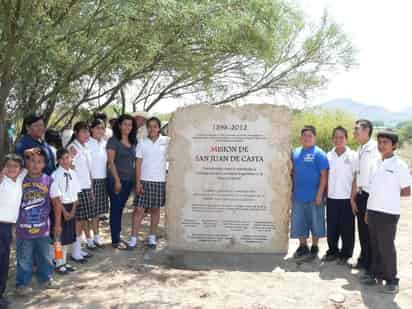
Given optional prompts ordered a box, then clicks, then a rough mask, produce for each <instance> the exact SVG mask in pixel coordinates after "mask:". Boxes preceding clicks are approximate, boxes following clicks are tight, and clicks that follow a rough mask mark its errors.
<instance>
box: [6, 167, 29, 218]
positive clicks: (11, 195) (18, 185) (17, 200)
mask: <svg viewBox="0 0 412 309" xmlns="http://www.w3.org/2000/svg"><path fill="white" fill-rule="evenodd" d="M26 175H27V171H26V170H23V171H22V172H21V173H20V175H19V176H18V177H17V179H16V181H14V180H12V179H11V178H9V177H7V176H4V177H3V181H2V182H1V183H0V201H1V202H0V222H4V223H16V221H17V218H18V217H19V210H20V204H21V199H22V195H23V187H22V186H23V180H24V177H26Z"/></svg>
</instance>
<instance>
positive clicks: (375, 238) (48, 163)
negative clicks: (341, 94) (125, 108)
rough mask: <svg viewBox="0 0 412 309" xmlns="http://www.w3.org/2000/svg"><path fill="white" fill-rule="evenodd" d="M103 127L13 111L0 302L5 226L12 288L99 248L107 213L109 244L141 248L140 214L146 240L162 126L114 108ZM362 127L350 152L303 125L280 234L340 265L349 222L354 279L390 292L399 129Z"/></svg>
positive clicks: (158, 198) (399, 184)
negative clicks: (128, 210)
mask: <svg viewBox="0 0 412 309" xmlns="http://www.w3.org/2000/svg"><path fill="white" fill-rule="evenodd" d="M108 123H109V122H108V119H107V116H106V115H105V114H103V113H98V114H95V115H94V116H93V118H92V119H91V120H90V121H87V122H84V121H80V122H77V123H76V124H75V125H74V126H73V129H72V132H70V134H69V135H70V136H69V135H68V134H65V132H63V135H61V134H59V132H58V131H55V130H47V131H46V129H45V123H44V119H43V117H42V116H39V115H30V116H28V117H26V118H25V119H24V123H23V128H22V133H21V136H20V137H19V138H18V140H17V142H16V147H15V153H12V154H9V155H7V156H6V158H5V162H4V169H3V171H2V173H1V175H0V181H1V183H0V199H1V205H0V206H1V210H0V245H1V246H0V306H7V304H8V301H7V300H6V299H5V298H4V297H3V294H4V291H5V288H6V283H7V279H8V269H9V255H10V245H11V239H12V226H13V224H15V225H16V260H17V267H16V268H17V274H16V292H17V294H18V295H27V294H29V293H30V292H31V288H30V284H31V280H32V275H33V273H35V275H36V277H37V280H38V282H39V284H40V285H41V286H43V287H45V288H56V287H58V286H57V284H56V283H55V281H53V279H52V274H53V272H56V273H58V274H67V273H69V272H72V271H75V267H73V266H71V265H70V264H69V263H68V261H67V256H69V257H70V260H71V261H73V262H75V263H80V264H84V263H88V261H90V258H91V257H92V253H91V252H90V251H93V250H99V248H102V246H103V243H102V239H101V237H100V233H99V218H100V217H101V216H102V215H104V214H106V213H108V212H109V213H110V232H111V244H112V246H113V247H114V248H116V249H134V248H136V247H137V246H139V245H142V244H140V243H139V241H138V234H139V230H140V227H141V223H142V220H143V218H144V217H145V215H146V214H147V213H149V214H150V233H149V236H148V240H147V245H148V246H149V247H151V248H156V245H157V239H156V234H157V227H158V224H159V219H160V209H161V207H163V206H164V204H165V192H166V170H167V155H166V153H167V147H168V143H169V138H168V137H167V136H162V135H161V133H160V129H161V122H160V120H159V119H158V118H155V117H151V118H149V119H144V117H143V115H141V114H138V115H136V116H131V115H128V114H124V115H121V116H120V117H119V118H117V119H116V120H115V121H112V122H111V125H110V126H108ZM372 131H373V126H372V123H371V122H370V121H368V120H363V119H362V120H358V121H357V122H356V124H355V128H354V135H355V139H356V141H357V142H358V143H359V145H360V148H359V150H358V151H357V152H355V151H352V150H351V149H350V148H349V147H348V146H347V141H348V131H347V129H345V128H344V127H341V126H338V127H336V128H335V129H334V130H333V132H332V140H333V144H334V148H333V149H332V150H331V151H330V152H328V153H327V154H326V153H325V152H324V151H323V150H321V149H320V148H319V147H317V146H316V129H315V128H314V127H313V126H305V127H303V128H302V130H301V143H302V146H301V147H299V148H297V149H295V150H293V152H292V157H291V160H292V163H293V172H292V177H293V196H292V199H293V207H292V210H291V230H290V232H291V238H296V239H299V247H298V249H297V250H296V252H295V254H294V258H295V259H300V260H305V259H307V258H313V257H316V256H317V255H318V252H319V247H318V241H319V238H321V237H325V236H326V235H327V241H328V246H329V249H328V251H327V253H326V255H325V256H324V257H323V259H324V261H333V260H336V259H338V260H339V263H340V264H348V261H349V259H350V258H352V255H353V250H354V243H355V218H356V219H357V225H358V232H359V241H360V246H361V253H360V256H359V258H358V261H357V264H356V265H355V267H357V268H360V269H364V270H365V272H364V273H363V276H362V277H361V278H360V279H361V282H362V283H365V284H369V285H375V284H380V283H381V282H382V280H385V281H386V285H385V286H384V290H383V291H384V292H386V293H396V292H397V291H398V284H399V279H398V278H397V267H396V264H397V262H396V249H395V244H394V240H395V234H396V228H397V222H398V220H399V214H400V197H401V196H409V195H410V185H411V182H412V181H411V177H410V174H409V170H408V167H407V165H406V164H405V163H404V162H402V161H401V160H400V159H399V158H398V157H397V156H396V155H395V154H394V151H395V150H396V148H397V145H398V136H397V135H396V134H395V133H394V132H391V131H385V132H379V133H378V134H377V142H376V141H375V140H374V138H373V135H372V133H373V132H372ZM66 133H67V132H66ZM65 135H66V136H65ZM132 192H134V202H133V204H134V206H135V207H134V211H133V219H132V228H131V233H130V235H131V236H130V240H129V241H125V240H123V239H122V237H121V229H122V215H123V210H124V207H125V205H126V203H127V201H128V200H129V198H130V196H131V194H132ZM325 212H326V215H325ZM325 221H326V222H325ZM326 226H327V228H326ZM83 235H84V236H85V239H84V238H83ZM309 236H311V237H312V240H311V248H309V246H308V237H309ZM340 239H341V243H342V245H341V246H340V247H339V240H340ZM83 243H84V245H83ZM69 251H70V252H69Z"/></svg>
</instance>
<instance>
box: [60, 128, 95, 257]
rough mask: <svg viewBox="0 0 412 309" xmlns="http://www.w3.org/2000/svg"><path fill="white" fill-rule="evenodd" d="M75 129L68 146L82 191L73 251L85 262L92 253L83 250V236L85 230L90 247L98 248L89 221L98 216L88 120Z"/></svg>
mask: <svg viewBox="0 0 412 309" xmlns="http://www.w3.org/2000/svg"><path fill="white" fill-rule="evenodd" d="M73 131H74V132H73V136H72V138H71V140H70V142H69V144H68V146H67V148H68V149H69V151H70V153H71V155H72V156H73V158H74V160H73V163H74V171H75V172H76V175H77V178H78V179H79V182H80V189H81V192H80V193H79V206H78V207H77V209H76V243H75V246H74V247H75V249H74V250H73V252H72V259H73V260H74V261H75V262H79V263H85V262H86V261H85V259H87V258H89V257H91V255H90V254H89V253H87V252H85V251H83V250H81V236H82V233H83V232H84V233H85V235H86V237H87V247H88V248H89V249H95V248H96V245H95V244H94V240H93V238H91V236H90V229H89V224H88V221H89V220H92V219H94V218H96V217H97V211H96V207H95V205H94V196H93V189H92V176H91V165H92V158H91V154H90V150H89V148H88V147H87V141H88V140H89V126H88V125H87V123H86V122H84V121H80V122H77V123H76V124H75V125H74V128H73ZM79 253H80V254H79Z"/></svg>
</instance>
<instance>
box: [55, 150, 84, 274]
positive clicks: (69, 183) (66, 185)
mask: <svg viewBox="0 0 412 309" xmlns="http://www.w3.org/2000/svg"><path fill="white" fill-rule="evenodd" d="M57 160H58V163H59V167H58V168H57V170H56V171H54V173H53V174H52V178H53V183H52V185H51V188H50V197H51V199H52V203H53V214H52V216H51V218H52V228H51V232H52V234H53V236H54V242H55V246H57V248H60V246H62V248H61V249H62V250H61V251H62V252H61V254H62V256H61V257H58V256H57V253H58V252H57V251H58V249H57V248H56V250H55V257H54V258H55V261H56V272H57V273H59V274H62V275H64V274H67V273H68V272H69V271H74V270H75V269H74V268H73V267H72V266H70V265H69V264H67V263H66V255H67V247H68V246H70V245H72V244H74V243H75V242H76V225H75V214H76V208H77V205H78V204H79V198H78V194H79V193H80V192H81V189H80V184H79V180H78V179H77V175H76V173H75V172H74V170H73V169H71V166H72V157H71V155H70V153H69V151H68V150H67V149H65V148H61V149H59V150H58V151H57ZM74 249H75V250H77V252H73V255H75V256H80V255H81V252H80V251H79V250H80V248H79V247H78V246H75V248H74Z"/></svg>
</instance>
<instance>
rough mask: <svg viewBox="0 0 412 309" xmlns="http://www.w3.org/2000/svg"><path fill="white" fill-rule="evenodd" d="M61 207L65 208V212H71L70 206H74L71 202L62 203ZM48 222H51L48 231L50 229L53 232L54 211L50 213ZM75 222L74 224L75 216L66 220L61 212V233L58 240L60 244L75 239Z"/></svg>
mask: <svg viewBox="0 0 412 309" xmlns="http://www.w3.org/2000/svg"><path fill="white" fill-rule="evenodd" d="M63 207H64V209H66V211H67V212H71V211H72V208H73V207H74V204H73V203H70V204H63ZM50 223H51V228H50V231H52V233H53V232H54V226H55V218H54V213H51V216H50ZM75 224H76V222H75V218H73V219H70V220H68V221H66V220H65V219H64V216H63V214H62V217H61V225H62V233H61V235H60V242H61V244H62V246H67V245H71V244H72V243H74V242H75V241H76V225H75Z"/></svg>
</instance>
